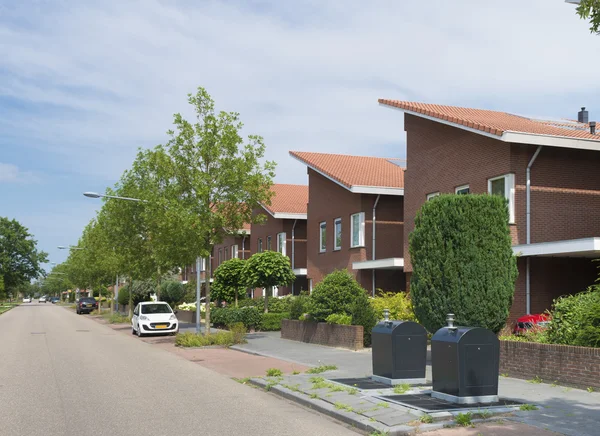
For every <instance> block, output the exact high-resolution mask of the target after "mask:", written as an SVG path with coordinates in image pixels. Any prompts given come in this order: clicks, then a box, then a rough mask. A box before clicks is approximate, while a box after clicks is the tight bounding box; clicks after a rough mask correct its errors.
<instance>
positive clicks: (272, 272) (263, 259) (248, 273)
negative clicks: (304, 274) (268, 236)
mask: <svg viewBox="0 0 600 436" xmlns="http://www.w3.org/2000/svg"><path fill="white" fill-rule="evenodd" d="M242 273H243V275H244V276H245V277H246V283H247V285H248V286H252V287H254V288H264V290H265V309H264V312H265V313H267V312H268V311H269V297H270V296H273V286H289V285H291V284H292V283H293V282H294V280H296V276H295V275H294V272H293V271H292V267H291V265H290V259H289V258H288V257H287V256H284V255H283V254H281V253H278V252H276V251H264V252H262V253H256V254H254V255H252V256H251V257H250V259H248V260H247V261H246V264H245V265H244V270H243V272H242Z"/></svg>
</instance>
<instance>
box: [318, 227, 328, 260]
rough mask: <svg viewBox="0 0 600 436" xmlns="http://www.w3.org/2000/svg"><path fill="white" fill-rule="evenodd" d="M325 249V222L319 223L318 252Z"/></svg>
mask: <svg viewBox="0 0 600 436" xmlns="http://www.w3.org/2000/svg"><path fill="white" fill-rule="evenodd" d="M326 250H327V223H325V222H322V223H321V224H319V252H320V253H323V252H325V251H326Z"/></svg>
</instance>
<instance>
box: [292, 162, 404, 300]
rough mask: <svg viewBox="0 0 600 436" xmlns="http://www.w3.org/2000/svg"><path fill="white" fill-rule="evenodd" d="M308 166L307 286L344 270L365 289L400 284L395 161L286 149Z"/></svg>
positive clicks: (400, 197) (400, 185)
mask: <svg viewBox="0 0 600 436" xmlns="http://www.w3.org/2000/svg"><path fill="white" fill-rule="evenodd" d="M290 155H291V156H292V157H294V158H295V159H297V160H299V161H300V162H302V163H304V164H305V165H306V166H307V167H308V169H307V172H308V200H309V201H308V223H307V225H308V228H307V235H308V242H307V277H308V280H309V287H310V289H312V286H314V285H315V284H317V283H318V282H320V281H321V280H322V279H323V277H324V276H326V275H327V274H329V273H331V272H332V271H334V270H336V269H347V270H348V271H349V272H351V273H352V274H353V275H354V277H355V278H356V280H357V281H358V282H359V283H360V284H361V286H363V287H364V288H365V289H367V290H369V292H370V293H375V290H376V289H382V290H385V291H394V292H397V291H401V290H405V289H406V278H405V275H404V271H403V267H404V259H403V238H404V232H403V228H404V168H402V167H401V166H399V165H398V163H399V162H398V160H394V159H385V158H377V157H360V156H347V155H335V154H324V153H307V152H290Z"/></svg>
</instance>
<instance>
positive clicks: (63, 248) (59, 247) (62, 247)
mask: <svg viewBox="0 0 600 436" xmlns="http://www.w3.org/2000/svg"><path fill="white" fill-rule="evenodd" d="M56 248H58V249H59V250H85V248H83V247H77V246H75V245H69V246H65V245H59V246H58V247H56Z"/></svg>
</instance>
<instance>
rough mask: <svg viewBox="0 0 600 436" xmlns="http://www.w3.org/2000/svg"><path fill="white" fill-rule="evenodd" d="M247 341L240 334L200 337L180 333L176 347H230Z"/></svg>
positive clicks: (214, 334) (215, 334)
mask: <svg viewBox="0 0 600 436" xmlns="http://www.w3.org/2000/svg"><path fill="white" fill-rule="evenodd" d="M244 342H245V340H244V339H243V336H242V339H240V335H239V332H233V331H229V332H218V333H211V334H210V335H199V334H196V333H190V332H186V333H178V334H177V337H176V338H175V345H177V346H179V347H208V346H210V345H222V346H225V347H228V346H230V345H235V344H241V343H244Z"/></svg>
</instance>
